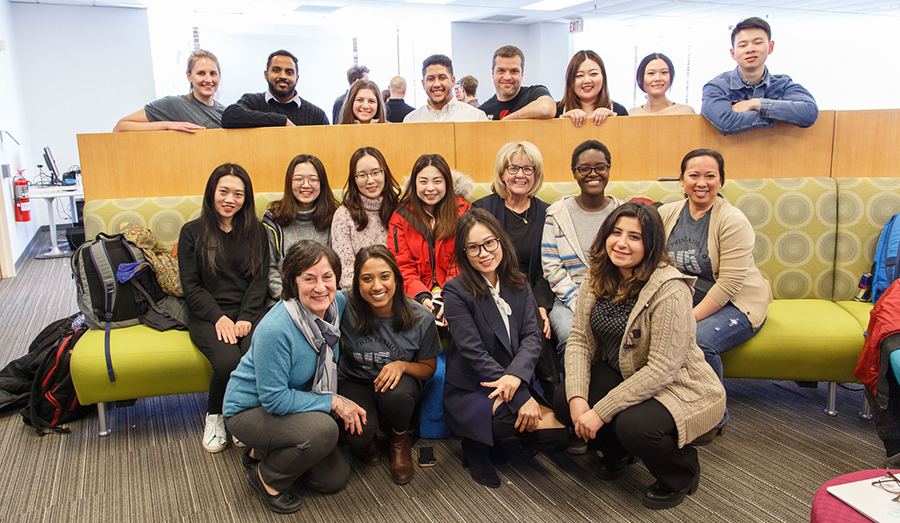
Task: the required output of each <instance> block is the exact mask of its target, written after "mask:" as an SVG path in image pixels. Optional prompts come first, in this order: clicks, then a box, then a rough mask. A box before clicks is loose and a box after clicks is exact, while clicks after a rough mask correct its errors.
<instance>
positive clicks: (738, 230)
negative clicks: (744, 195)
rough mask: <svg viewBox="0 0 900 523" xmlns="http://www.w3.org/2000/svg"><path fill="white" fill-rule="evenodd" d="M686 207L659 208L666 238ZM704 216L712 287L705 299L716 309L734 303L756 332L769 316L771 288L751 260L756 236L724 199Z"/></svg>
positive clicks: (679, 205)
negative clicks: (714, 281) (715, 304)
mask: <svg viewBox="0 0 900 523" xmlns="http://www.w3.org/2000/svg"><path fill="white" fill-rule="evenodd" d="M687 204H688V200H682V201H680V202H673V203H667V204H665V205H663V206H662V207H660V208H659V214H660V215H661V216H662V220H663V226H664V227H665V228H666V237H667V238H668V236H669V233H671V232H672V229H674V228H675V224H676V223H677V222H678V216H680V215H681V210H682V209H683V208H684V206H685V205H687ZM708 212H709V213H710V217H709V233H708V234H707V238H708V240H707V249H708V250H709V261H710V262H711V263H712V271H713V278H714V279H715V280H716V283H715V285H713V286H712V288H710V289H709V292H708V293H707V294H706V295H707V296H709V297H710V298H712V299H713V300H715V302H716V303H718V304H719V305H720V306H725V305H726V304H727V303H728V302H732V303H734V306H735V307H737V308H738V309H740V310H741V311H742V312H743V313H744V314H746V315H747V317H748V318H749V319H750V325H751V326H753V328H754V329H758V328H759V326H760V325H762V323H763V321H765V319H766V316H768V314H769V304H770V303H772V286H771V285H769V281H768V280H766V278H765V277H764V276H763V275H762V273H761V272H759V268H757V267H756V262H755V261H754V260H753V247H754V246H755V245H756V233H755V232H754V231H753V226H752V225H750V221H749V220H748V219H747V217H746V216H744V213H742V212H741V210H740V209H738V208H737V207H735V206H733V205H731V204H730V203H728V202H727V201H725V199H724V198H716V199H715V201H714V202H713V206H712V209H710V210H709V211H708Z"/></svg>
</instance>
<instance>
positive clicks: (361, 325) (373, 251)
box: [350, 245, 416, 335]
mask: <svg viewBox="0 0 900 523" xmlns="http://www.w3.org/2000/svg"><path fill="white" fill-rule="evenodd" d="M373 258H380V259H382V260H384V261H385V263H387V264H388V267H390V269H391V272H392V273H393V275H394V297H393V298H392V299H391V312H392V314H393V318H392V319H391V328H392V329H394V332H403V331H405V330H409V329H411V328H412V327H413V326H414V325H415V324H416V313H415V312H413V310H412V307H411V306H410V304H409V298H407V297H406V293H404V292H403V274H401V273H400V267H399V266H398V265H397V259H396V258H394V255H393V254H392V253H391V251H389V250H388V248H387V247H385V246H384V245H370V246H368V247H363V248H362V249H360V250H359V252H357V253H356V260H355V261H354V262H353V286H352V287H351V291H350V306H351V307H353V312H354V313H356V321H357V323H356V332H357V334H360V335H366V334H371V333H373V332H375V331H376V330H377V329H378V318H377V316H376V315H375V312H374V311H372V307H371V306H370V305H369V303H368V302H367V301H366V300H365V299H363V297H362V293H360V292H359V278H360V275H361V274H362V267H363V265H364V264H365V263H366V262H367V261H369V260H371V259H373Z"/></svg>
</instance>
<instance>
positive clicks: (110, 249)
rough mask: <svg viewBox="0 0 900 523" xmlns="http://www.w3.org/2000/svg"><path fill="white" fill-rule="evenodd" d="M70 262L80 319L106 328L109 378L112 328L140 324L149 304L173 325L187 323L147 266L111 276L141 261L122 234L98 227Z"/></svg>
mask: <svg viewBox="0 0 900 523" xmlns="http://www.w3.org/2000/svg"><path fill="white" fill-rule="evenodd" d="M71 263H72V277H73V278H74V279H75V291H76V298H77V301H78V308H79V309H80V310H81V312H82V313H83V314H84V321H85V323H86V324H87V326H88V327H89V328H91V329H104V330H106V337H105V345H106V347H105V350H106V370H107V373H108V374H109V381H110V382H114V381H116V375H115V373H114V372H113V364H112V356H111V354H110V337H111V336H110V330H111V329H117V328H121V327H131V326H133V325H138V324H140V323H144V322H143V321H142V320H143V319H144V318H145V317H146V315H147V314H148V309H152V311H154V312H155V313H157V314H159V315H161V316H162V317H165V318H169V319H171V320H173V325H172V326H175V325H181V326H184V325H187V306H186V304H185V301H184V300H183V299H180V298H176V297H174V296H169V295H167V294H166V293H165V292H163V290H162V289H161V288H160V286H159V282H158V281H157V280H156V276H155V275H153V272H152V269H149V270H148V271H147V272H144V273H143V275H138V276H134V277H132V278H131V279H130V280H127V281H124V282H119V281H118V280H117V279H116V272H117V271H118V269H119V265H121V264H123V263H146V260H145V259H144V253H143V252H142V251H141V249H139V248H138V247H137V246H135V245H134V244H132V243H131V242H129V241H127V240H126V239H125V236H123V235H121V234H115V235H113V236H109V235H107V234H104V233H102V232H101V233H100V234H98V235H97V237H96V238H95V239H94V240H92V241H89V242H86V243H84V244H82V245H81V247H79V248H78V250H77V251H75V253H74V254H73V255H72V262H71ZM148 267H149V264H148ZM148 274H151V275H153V276H152V277H148ZM142 282H143V283H142ZM151 326H153V327H156V326H155V325H151Z"/></svg>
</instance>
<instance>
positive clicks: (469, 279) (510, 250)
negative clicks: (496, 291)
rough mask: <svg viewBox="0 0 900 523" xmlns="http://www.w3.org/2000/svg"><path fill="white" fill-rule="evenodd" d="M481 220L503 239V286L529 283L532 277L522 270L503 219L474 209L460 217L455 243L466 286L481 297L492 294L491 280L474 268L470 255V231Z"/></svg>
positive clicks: (499, 271) (500, 274)
mask: <svg viewBox="0 0 900 523" xmlns="http://www.w3.org/2000/svg"><path fill="white" fill-rule="evenodd" d="M479 223H480V224H481V225H484V226H485V227H487V228H488V229H490V231H491V232H492V233H494V235H495V236H496V237H497V239H498V240H500V248H501V249H503V251H502V252H503V259H501V260H500V264H499V265H498V266H497V278H498V280H499V281H500V286H501V287H511V288H513V289H521V288H522V287H524V286H526V285H528V279H527V278H525V275H524V274H522V271H520V270H519V260H518V258H517V257H516V248H515V247H514V246H513V243H512V241H511V240H510V239H509V236H507V234H506V232H505V231H504V230H503V229H502V228H501V227H500V222H498V221H497V218H494V215H493V214H491V213H489V212H487V211H486V210H484V209H479V208H472V209H470V210H468V211H466V212H465V214H463V215H462V216H460V217H459V222H458V223H457V225H456V243H455V245H454V246H453V253H454V256H455V257H456V263H457V265H458V266H459V275H460V277H461V278H462V285H463V288H465V289H466V291H468V292H469V293H470V294H471V295H472V296H474V297H476V298H477V299H479V300H486V299H487V298H489V297H490V295H491V291H490V289H489V288H488V283H487V280H485V279H484V276H482V275H481V273H480V272H478V271H477V270H476V269H475V267H472V264H471V263H470V262H469V256H468V255H467V254H466V244H467V243H468V242H469V231H471V230H472V227H475V225H477V224H479Z"/></svg>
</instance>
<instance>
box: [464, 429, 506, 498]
mask: <svg viewBox="0 0 900 523" xmlns="http://www.w3.org/2000/svg"><path fill="white" fill-rule="evenodd" d="M489 448H490V447H488V446H487V445H485V444H484V443H481V442H479V441H475V440H473V439H469V438H463V440H462V451H463V461H462V465H463V467H467V468H468V469H469V474H471V475H472V479H474V480H475V481H476V482H477V483H481V484H482V485H484V486H485V487H491V488H497V487H499V486H500V476H498V475H497V471H496V470H495V469H494V465H493V464H491V460H490V456H489V452H488V449H489Z"/></svg>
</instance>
